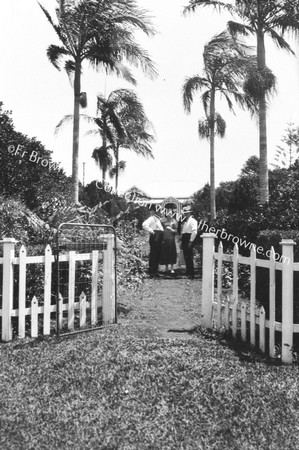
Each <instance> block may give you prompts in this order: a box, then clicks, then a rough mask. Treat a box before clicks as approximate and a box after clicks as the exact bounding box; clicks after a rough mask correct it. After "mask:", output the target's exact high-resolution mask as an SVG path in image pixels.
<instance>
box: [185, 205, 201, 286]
mask: <svg viewBox="0 0 299 450" xmlns="http://www.w3.org/2000/svg"><path fill="white" fill-rule="evenodd" d="M182 213H183V214H184V216H185V218H186V220H185V221H184V223H183V226H182V249H183V253H184V258H185V263H186V275H187V276H188V277H189V278H191V279H193V278H194V276H195V273H194V262H193V245H194V244H193V242H194V239H195V238H196V235H197V221H196V220H195V219H194V217H193V216H192V213H193V211H192V207H191V206H190V205H188V206H184V207H183V209H182Z"/></svg>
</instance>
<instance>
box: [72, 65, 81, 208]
mask: <svg viewBox="0 0 299 450" xmlns="http://www.w3.org/2000/svg"><path fill="white" fill-rule="evenodd" d="M80 91H81V61H80V60H79V61H76V66H75V80H74V122H73V158H72V200H73V202H74V203H76V204H78V203H79V132H80Z"/></svg>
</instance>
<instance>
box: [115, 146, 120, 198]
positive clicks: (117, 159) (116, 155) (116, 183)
mask: <svg viewBox="0 0 299 450" xmlns="http://www.w3.org/2000/svg"><path fill="white" fill-rule="evenodd" d="M118 163H119V145H118V144H117V146H116V150H115V168H116V170H115V193H116V195H117V190H118V173H119V167H118Z"/></svg>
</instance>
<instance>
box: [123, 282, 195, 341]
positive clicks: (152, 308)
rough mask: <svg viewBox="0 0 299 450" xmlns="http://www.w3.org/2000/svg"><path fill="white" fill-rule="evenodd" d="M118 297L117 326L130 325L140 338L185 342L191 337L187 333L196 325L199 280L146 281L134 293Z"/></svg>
mask: <svg viewBox="0 0 299 450" xmlns="http://www.w3.org/2000/svg"><path fill="white" fill-rule="evenodd" d="M119 294H120V295H119V301H118V303H119V312H120V314H119V323H120V324H122V323H123V324H128V323H129V324H130V326H133V327H134V328H136V329H137V330H136V331H138V329H139V331H140V334H141V335H143V336H144V335H146V334H154V335H156V336H160V337H164V338H181V339H188V338H191V337H192V334H190V333H188V330H192V329H193V328H194V327H195V326H197V325H199V321H200V320H199V319H200V299H201V280H200V279H199V278H196V279H195V280H189V279H187V278H173V279H169V278H166V277H165V278H163V277H161V278H160V279H145V280H144V283H143V284H142V285H141V286H140V287H139V289H138V290H137V291H136V292H134V294H132V292H130V293H128V292H120V293H119ZM169 330H175V331H169Z"/></svg>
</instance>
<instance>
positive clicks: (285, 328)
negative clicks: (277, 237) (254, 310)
mask: <svg viewBox="0 0 299 450" xmlns="http://www.w3.org/2000/svg"><path fill="white" fill-rule="evenodd" d="M280 245H281V246H282V261H283V264H282V350H281V360H282V362H283V363H286V364H292V361H293V320H294V317H293V303H294V299H293V297H294V292H293V271H294V268H293V261H294V245H295V242H294V241H293V240H292V239H282V242H280Z"/></svg>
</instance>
